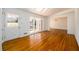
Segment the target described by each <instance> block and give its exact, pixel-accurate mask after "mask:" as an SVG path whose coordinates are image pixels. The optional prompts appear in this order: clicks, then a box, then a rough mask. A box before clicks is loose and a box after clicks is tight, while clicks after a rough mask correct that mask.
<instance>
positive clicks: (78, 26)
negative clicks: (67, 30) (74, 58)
mask: <svg viewBox="0 0 79 59" xmlns="http://www.w3.org/2000/svg"><path fill="white" fill-rule="evenodd" d="M75 37H76V39H77V43H78V46H79V9H75Z"/></svg>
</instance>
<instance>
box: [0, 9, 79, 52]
mask: <svg viewBox="0 0 79 59" xmlns="http://www.w3.org/2000/svg"><path fill="white" fill-rule="evenodd" d="M0 51H79V9H78V8H0Z"/></svg>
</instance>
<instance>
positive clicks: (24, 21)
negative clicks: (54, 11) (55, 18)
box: [5, 8, 46, 40]
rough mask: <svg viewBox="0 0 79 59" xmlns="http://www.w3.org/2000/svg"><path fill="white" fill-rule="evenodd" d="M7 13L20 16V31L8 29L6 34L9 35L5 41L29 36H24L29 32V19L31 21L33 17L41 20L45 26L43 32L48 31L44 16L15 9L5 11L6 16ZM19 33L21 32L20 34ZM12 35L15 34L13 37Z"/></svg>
mask: <svg viewBox="0 0 79 59" xmlns="http://www.w3.org/2000/svg"><path fill="white" fill-rule="evenodd" d="M7 13H13V14H16V15H19V29H17V30H16V28H14V30H13V31H12V29H13V28H5V29H6V31H5V34H6V35H8V37H5V40H9V39H13V38H17V37H22V36H25V35H27V34H24V33H28V32H29V30H28V28H29V24H28V23H29V19H30V17H31V16H34V17H39V18H41V19H42V23H43V24H42V25H43V26H42V30H43V31H44V30H46V28H45V25H46V24H45V21H46V18H45V17H44V16H40V15H37V14H33V13H30V12H28V11H24V10H20V9H14V8H13V9H12V8H9V9H8V8H7V9H5V14H7ZM6 19H7V18H6ZM5 24H6V22H5ZM18 31H19V33H18ZM11 33H13V35H12V34H11ZM16 33H17V34H16ZM15 34H16V36H15ZM28 34H29V33H28ZM6 35H5V36H6Z"/></svg>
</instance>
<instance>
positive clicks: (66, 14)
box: [49, 10, 74, 34]
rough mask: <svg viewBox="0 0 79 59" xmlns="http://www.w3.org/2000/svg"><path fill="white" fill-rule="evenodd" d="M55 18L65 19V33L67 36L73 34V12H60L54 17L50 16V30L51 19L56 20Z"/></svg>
mask: <svg viewBox="0 0 79 59" xmlns="http://www.w3.org/2000/svg"><path fill="white" fill-rule="evenodd" d="M56 17H67V32H68V34H74V11H73V10H72V11H68V12H60V13H57V14H55V15H51V16H50V17H49V20H50V24H49V26H50V28H54V23H53V19H54V18H56ZM58 29H59V28H58ZM61 29H62V28H61Z"/></svg>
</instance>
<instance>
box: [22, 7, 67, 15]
mask: <svg viewBox="0 0 79 59" xmlns="http://www.w3.org/2000/svg"><path fill="white" fill-rule="evenodd" d="M38 9H39V8H38ZM23 10H27V11H29V12H32V13H35V14H39V15H42V16H50V15H52V14H56V13H58V12H61V11H64V10H68V8H46V10H45V11H44V12H42V11H36V10H35V8H23Z"/></svg>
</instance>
